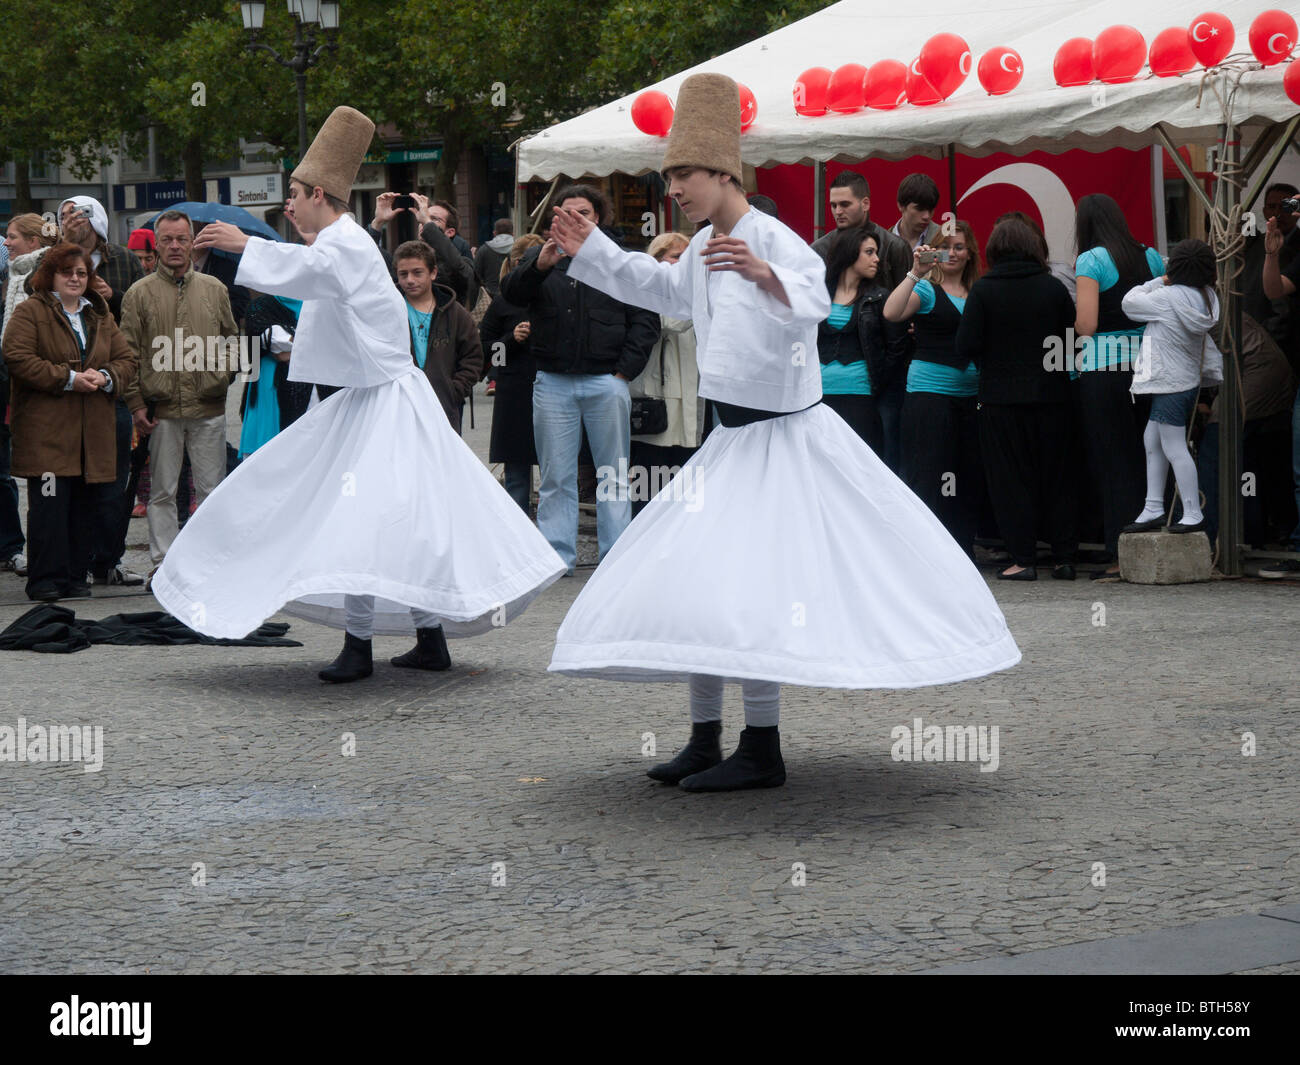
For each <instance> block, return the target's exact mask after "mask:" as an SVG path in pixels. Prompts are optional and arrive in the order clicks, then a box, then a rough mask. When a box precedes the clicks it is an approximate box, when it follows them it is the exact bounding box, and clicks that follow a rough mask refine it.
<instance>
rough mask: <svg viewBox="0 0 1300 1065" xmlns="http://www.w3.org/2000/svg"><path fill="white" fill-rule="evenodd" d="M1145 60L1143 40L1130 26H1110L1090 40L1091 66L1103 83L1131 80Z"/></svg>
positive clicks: (1145, 48) (1110, 83) (1145, 43)
mask: <svg viewBox="0 0 1300 1065" xmlns="http://www.w3.org/2000/svg"><path fill="white" fill-rule="evenodd" d="M1146 60H1147V40H1146V38H1145V37H1143V36H1142V34H1140V33H1139V32H1138V31H1137V30H1135V29H1134V28H1133V27H1132V26H1110V27H1107V28H1106V29H1104V30H1102V31H1101V32H1100V33H1099V34H1097V39H1096V40H1095V41H1093V42H1092V66H1093V69H1094V70H1095V71H1096V72H1097V77H1098V78H1099V79H1100V80H1101V81H1103V82H1105V83H1106V84H1107V85H1118V84H1120V82H1124V81H1132V80H1133V79H1134V78H1136V77H1137V76H1138V71H1140V70H1141V69H1142V64H1143V63H1145V62H1146Z"/></svg>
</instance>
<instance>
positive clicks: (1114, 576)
mask: <svg viewBox="0 0 1300 1065" xmlns="http://www.w3.org/2000/svg"><path fill="white" fill-rule="evenodd" d="M1119 579H1120V575H1119V570H1116V571H1115V572H1114V573H1111V572H1110V571H1108V570H1104V569H1095V570H1093V571H1092V576H1091V578H1090V580H1094V581H1117V580H1119Z"/></svg>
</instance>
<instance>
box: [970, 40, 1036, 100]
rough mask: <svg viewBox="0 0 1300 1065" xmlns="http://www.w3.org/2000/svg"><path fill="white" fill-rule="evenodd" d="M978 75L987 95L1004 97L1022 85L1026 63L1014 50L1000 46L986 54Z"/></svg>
mask: <svg viewBox="0 0 1300 1065" xmlns="http://www.w3.org/2000/svg"><path fill="white" fill-rule="evenodd" d="M976 73H977V74H978V76H979V79H980V84H981V85H983V86H984V91H985V92H986V93H988V94H989V95H990V96H1002V95H1003V94H1005V93H1009V92H1010V91H1011V90H1012V89H1014V88H1015V87H1016V86H1017V85H1019V84H1020V79H1021V78H1023V77H1024V76H1025V61H1024V60H1023V59H1021V58H1020V53H1019V52H1017V51H1016V50H1015V49H1014V48H1006V47H1004V46H1001V45H1000V46H998V47H997V48H990V49H989V50H988V51H987V52H985V53H984V55H983V56H982V57H981V58H980V65H979V68H978V70H977V71H976Z"/></svg>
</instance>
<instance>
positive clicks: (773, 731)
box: [681, 725, 785, 791]
mask: <svg viewBox="0 0 1300 1065" xmlns="http://www.w3.org/2000/svg"><path fill="white" fill-rule="evenodd" d="M784 783H785V762H783V761H782V760H781V734H780V733H779V732H778V731H777V728H776V726H775V725H771V726H768V727H767V728H755V727H753V726H752V725H746V726H745V729H744V731H743V732H741V734H740V746H739V747H737V748H736V752H735V754H733V755H732V756H731V757H730V758H728V759H727V760H726V761H725V762H722V763H720V764H719V765H715V766H714V767H713V768H712V769H706V770H704V772H702V773H696V774H695V775H694V776H689V777H686V778H684V779H683V780H682V781H681V786H682V787H683V788H685V789H686V790H687V791H740V790H742V789H744V788H779V787H780V786H781V785H782V784H784Z"/></svg>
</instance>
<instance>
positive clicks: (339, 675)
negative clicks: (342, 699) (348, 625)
mask: <svg viewBox="0 0 1300 1065" xmlns="http://www.w3.org/2000/svg"><path fill="white" fill-rule="evenodd" d="M374 671H375V665H374V659H373V658H372V657H371V653H370V641H369V640H363V639H361V638H360V637H357V636H353V635H352V633H350V632H345V633H344V634H343V650H341V651H340V652H339V656H338V658H336V659H334V661H333V662H331V663H330V664H329V665H328V666H326V667H325V668H324V669H322V670H321V671H320V673H319V674H317V675H318V676H319V677H320V679H321V680H325V681H329V683H331V684H346V683H347V682H348V681H350V680H361V678H362V677H368V676H370V674H371V673H373V672H374Z"/></svg>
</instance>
